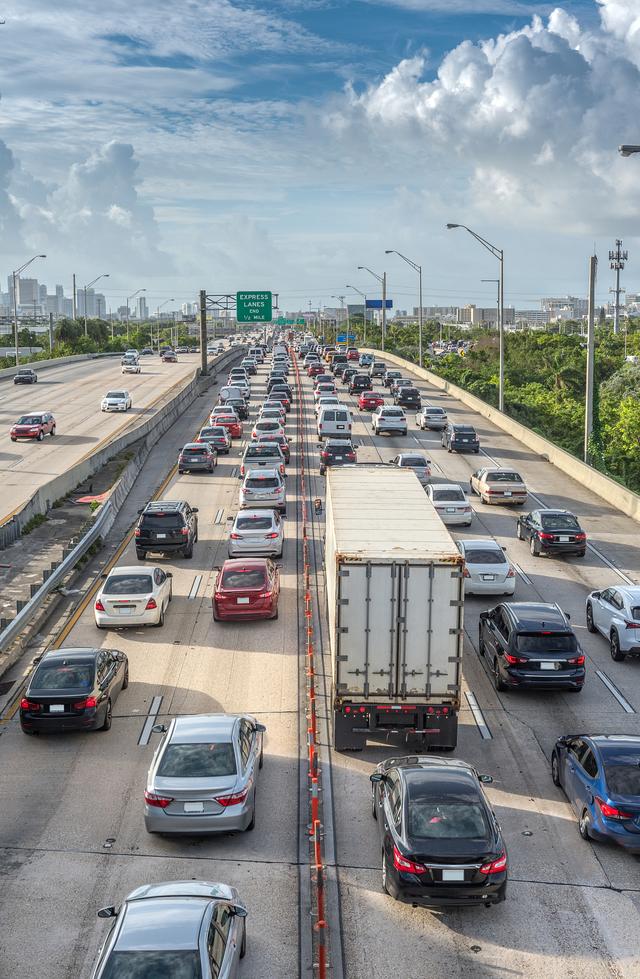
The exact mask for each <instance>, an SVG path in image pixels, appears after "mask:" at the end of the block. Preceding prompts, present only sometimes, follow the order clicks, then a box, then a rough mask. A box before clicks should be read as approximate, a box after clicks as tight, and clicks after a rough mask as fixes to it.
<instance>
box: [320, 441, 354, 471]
mask: <svg viewBox="0 0 640 979" xmlns="http://www.w3.org/2000/svg"><path fill="white" fill-rule="evenodd" d="M355 461H356V450H355V449H354V447H353V443H352V441H351V439H327V440H326V441H325V442H324V444H323V446H322V449H321V450H320V475H321V476H324V474H325V473H326V471H327V469H329V468H330V467H331V466H346V465H348V464H349V463H351V464H353V463H354V462H355Z"/></svg>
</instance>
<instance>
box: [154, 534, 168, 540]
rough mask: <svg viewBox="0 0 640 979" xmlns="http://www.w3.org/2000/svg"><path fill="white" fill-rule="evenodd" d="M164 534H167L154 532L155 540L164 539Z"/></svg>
mask: <svg viewBox="0 0 640 979" xmlns="http://www.w3.org/2000/svg"><path fill="white" fill-rule="evenodd" d="M166 536H167V535H166V534H156V539H157V540H165V538H166Z"/></svg>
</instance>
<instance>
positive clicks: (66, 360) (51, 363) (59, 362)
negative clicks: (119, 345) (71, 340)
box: [0, 353, 122, 381]
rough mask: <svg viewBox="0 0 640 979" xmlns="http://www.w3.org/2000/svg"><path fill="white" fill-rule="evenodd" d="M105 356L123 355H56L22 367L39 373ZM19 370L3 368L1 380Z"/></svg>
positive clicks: (10, 376) (21, 365)
mask: <svg viewBox="0 0 640 979" xmlns="http://www.w3.org/2000/svg"><path fill="white" fill-rule="evenodd" d="M103 357H122V354H121V353H114V354H112V353H109V354H73V355H72V356H71V357H54V358H53V359H52V360H32V361H31V362H30V363H28V364H20V367H31V368H32V369H33V370H34V371H35V372H36V374H37V373H38V371H46V370H48V369H49V368H50V367H64V365H65V364H80V363H82V361H83V360H100V359H101V358H103ZM18 370H19V368H18V367H5V368H3V370H1V371H0V381H11V380H12V379H13V377H14V375H15V374H16V372H17V371H18Z"/></svg>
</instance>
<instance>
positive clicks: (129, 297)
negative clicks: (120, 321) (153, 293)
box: [127, 289, 147, 343]
mask: <svg viewBox="0 0 640 979" xmlns="http://www.w3.org/2000/svg"><path fill="white" fill-rule="evenodd" d="M146 291H147V290H146V289H136V291H135V292H134V294H133V295H132V296H127V343H129V303H130V302H131V300H132V299H135V298H136V296H137V295H138V293H139V292H146Z"/></svg>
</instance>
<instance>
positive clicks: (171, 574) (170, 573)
mask: <svg viewBox="0 0 640 979" xmlns="http://www.w3.org/2000/svg"><path fill="white" fill-rule="evenodd" d="M165 575H166V576H167V578H173V571H165Z"/></svg>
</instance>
